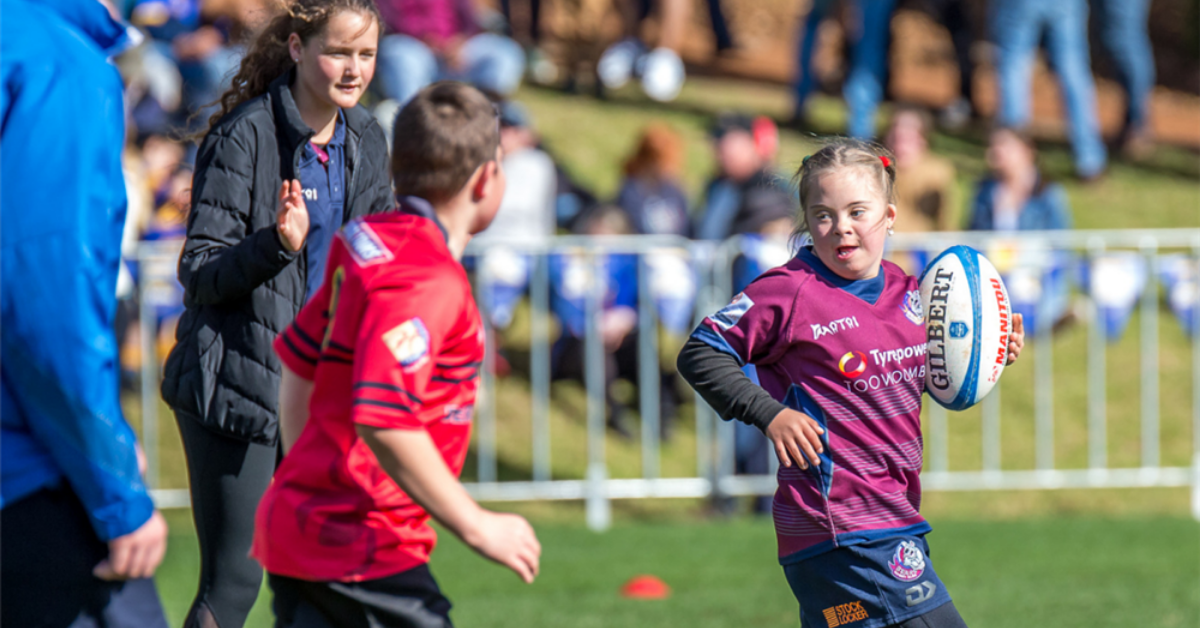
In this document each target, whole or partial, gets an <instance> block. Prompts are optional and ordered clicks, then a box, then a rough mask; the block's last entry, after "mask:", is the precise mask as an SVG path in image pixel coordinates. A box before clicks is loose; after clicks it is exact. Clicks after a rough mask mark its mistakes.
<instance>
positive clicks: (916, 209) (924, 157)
mask: <svg viewBox="0 0 1200 628" xmlns="http://www.w3.org/2000/svg"><path fill="white" fill-rule="evenodd" d="M931 122H932V121H931V120H930V117H929V114H928V113H926V112H925V111H924V110H922V109H917V108H915V107H907V106H901V107H899V108H897V110H896V113H895V114H894V115H893V116H892V125H891V128H889V129H888V132H887V135H886V136H885V137H884V144H885V145H886V146H887V148H888V150H890V151H892V154H893V155H895V156H896V208H897V209H899V210H900V215H901V216H902V218H901V219H900V220H897V221H896V231H900V232H909V233H925V232H928V231H953V230H955V229H957V228H958V220H957V219H956V218H957V217H956V213H957V212H956V211H955V207H956V205H955V203H954V202H953V194H954V166H953V165H952V164H951V163H950V162H949V161H948V160H946V159H943V158H941V157H938V156H937V155H934V154H933V153H932V152H930V150H929V130H930V128H931V126H932V124H931Z"/></svg>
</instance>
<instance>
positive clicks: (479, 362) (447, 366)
mask: <svg viewBox="0 0 1200 628" xmlns="http://www.w3.org/2000/svg"><path fill="white" fill-rule="evenodd" d="M482 364H483V360H476V361H474V362H465V363H463V364H446V363H444V362H438V363H437V367H438V368H440V369H461V368H472V369H474V368H479V366H480V365H482Z"/></svg>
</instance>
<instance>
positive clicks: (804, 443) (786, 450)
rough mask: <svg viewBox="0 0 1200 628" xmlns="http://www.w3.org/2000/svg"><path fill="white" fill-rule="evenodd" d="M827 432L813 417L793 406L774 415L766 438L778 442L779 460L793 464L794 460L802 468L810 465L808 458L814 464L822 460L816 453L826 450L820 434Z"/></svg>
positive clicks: (788, 465) (782, 463)
mask: <svg viewBox="0 0 1200 628" xmlns="http://www.w3.org/2000/svg"><path fill="white" fill-rule="evenodd" d="M824 433H825V430H823V429H821V426H820V425H818V424H817V422H816V421H814V420H813V419H812V418H811V417H809V416H808V415H807V414H804V413H803V412H797V411H795V410H792V409H791V408H784V409H783V411H781V412H780V413H779V414H777V415H775V418H774V419H772V420H771V423H770V425H768V426H767V429H766V434H767V438H769V439H771V442H772V443H773V444H774V445H775V455H777V456H779V464H781V465H783V466H785V467H790V466H792V463H793V462H794V463H795V464H796V466H798V467H800V468H801V469H807V468H808V464H809V461H811V462H812V464H813V465H819V464H821V459H820V458H818V457H817V454H819V453H821V452H822V451H824V450H825V448H824V446H822V445H821V434H824ZM805 458H807V459H808V460H805Z"/></svg>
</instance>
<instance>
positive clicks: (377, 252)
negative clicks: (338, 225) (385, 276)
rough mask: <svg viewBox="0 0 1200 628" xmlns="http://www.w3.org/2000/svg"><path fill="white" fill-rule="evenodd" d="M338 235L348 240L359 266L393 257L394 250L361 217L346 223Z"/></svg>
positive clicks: (352, 254) (371, 264)
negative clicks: (389, 248)
mask: <svg viewBox="0 0 1200 628" xmlns="http://www.w3.org/2000/svg"><path fill="white" fill-rule="evenodd" d="M338 235H339V236H341V238H342V240H344V241H345V242H346V247H347V248H348V249H350V256H351V257H353V258H354V261H355V262H358V265H359V266H373V265H375V264H382V263H384V262H387V261H391V259H392V252H391V251H389V250H388V248H387V247H386V246H384V245H383V240H381V239H379V235H378V234H376V233H375V231H374V230H373V229H371V227H370V225H368V224H367V223H365V222H363V221H362V219H360V218H356V219H354V220H351V221H350V222H348V223H346V226H345V227H342V230H341V231H339V232H338Z"/></svg>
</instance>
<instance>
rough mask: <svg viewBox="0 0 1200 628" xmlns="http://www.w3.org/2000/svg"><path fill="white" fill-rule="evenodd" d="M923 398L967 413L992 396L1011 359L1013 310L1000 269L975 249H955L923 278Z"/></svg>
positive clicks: (932, 263)
mask: <svg viewBox="0 0 1200 628" xmlns="http://www.w3.org/2000/svg"><path fill="white" fill-rule="evenodd" d="M921 305H922V306H923V308H924V310H925V340H926V352H925V392H927V393H929V396H930V397H933V400H934V401H936V402H938V403H939V404H941V405H943V406H945V407H946V408H949V409H951V410H965V409H967V408H970V407H971V406H973V405H975V404H976V403H979V400H980V399H983V398H984V397H986V396H987V394H988V393H989V392H991V390H992V387H993V386H995V385H996V382H998V381H1000V375H1001V374H1002V373H1004V364H1005V362H1006V361H1007V359H1008V335H1009V330H1010V328H1011V326H1012V304H1011V302H1010V301H1009V300H1008V290H1007V289H1005V287H1004V281H1003V280H1002V279H1001V278H1000V273H999V272H997V271H996V267H995V266H992V263H991V262H989V261H988V260H987V258H985V257H984V256H983V255H981V254H980V253H979V251H976V250H975V249H973V248H971V247H968V246H961V245H960V246H952V247H950V248H948V249H946V250H945V251H943V252H942V253H941V255H938V256H937V257H936V258H934V260H933V261H932V262H930V263H929V266H927V267H926V268H925V272H923V273H922V274H921Z"/></svg>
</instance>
